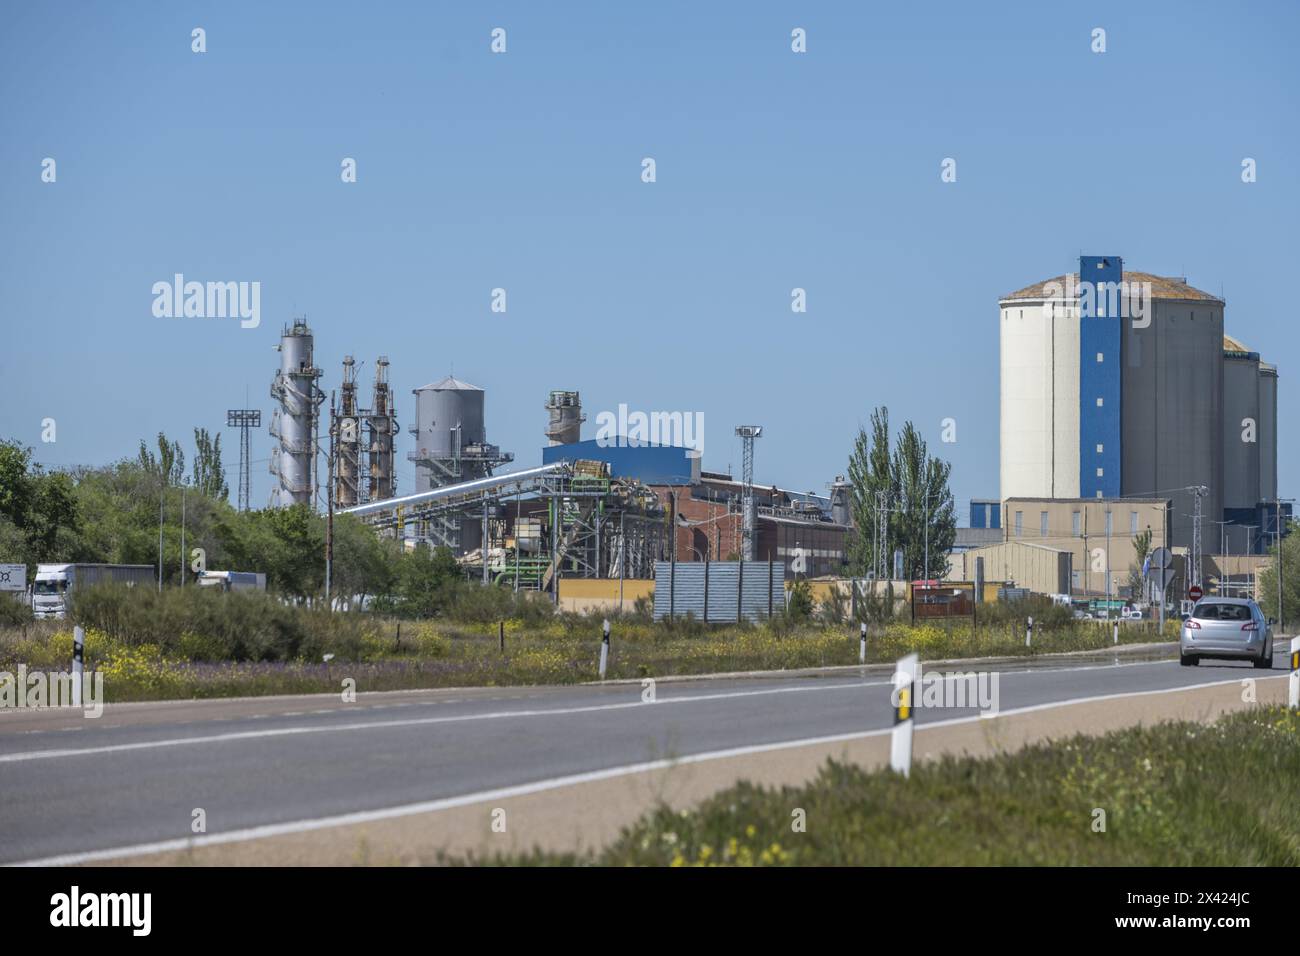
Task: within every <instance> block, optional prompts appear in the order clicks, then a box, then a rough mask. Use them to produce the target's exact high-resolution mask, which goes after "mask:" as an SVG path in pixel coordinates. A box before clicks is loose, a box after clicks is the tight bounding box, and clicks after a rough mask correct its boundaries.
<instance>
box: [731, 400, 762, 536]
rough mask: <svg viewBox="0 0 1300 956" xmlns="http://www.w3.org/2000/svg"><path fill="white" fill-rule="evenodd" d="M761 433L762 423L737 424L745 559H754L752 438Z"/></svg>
mask: <svg viewBox="0 0 1300 956" xmlns="http://www.w3.org/2000/svg"><path fill="white" fill-rule="evenodd" d="M762 434H763V426H762V425H737V426H736V435H737V436H738V437H739V438H740V443H741V448H742V454H741V466H740V474H741V493H740V507H741V509H742V511H741V537H742V544H741V554H742V555H743V556H744V558H745V560H746V561H753V560H754V517H755V515H754V439H755V438H758V437H759V436H761V435H762Z"/></svg>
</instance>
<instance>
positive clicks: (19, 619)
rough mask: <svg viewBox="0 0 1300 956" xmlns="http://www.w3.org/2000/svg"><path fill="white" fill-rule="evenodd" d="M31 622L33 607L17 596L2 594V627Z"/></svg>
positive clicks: (0, 596)
mask: <svg viewBox="0 0 1300 956" xmlns="http://www.w3.org/2000/svg"><path fill="white" fill-rule="evenodd" d="M31 622H32V609H31V608H29V607H28V606H27V605H26V604H24V603H23V602H22V601H20V600H18V598H17V597H11V596H10V595H8V594H0V627H22V626H23V625H24V624H30V623H31Z"/></svg>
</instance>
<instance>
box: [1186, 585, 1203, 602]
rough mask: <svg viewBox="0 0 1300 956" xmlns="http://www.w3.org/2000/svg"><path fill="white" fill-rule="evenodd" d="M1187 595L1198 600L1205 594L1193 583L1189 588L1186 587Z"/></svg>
mask: <svg viewBox="0 0 1300 956" xmlns="http://www.w3.org/2000/svg"><path fill="white" fill-rule="evenodd" d="M1187 596H1188V597H1189V598H1191V599H1192V600H1193V601H1199V600H1200V599H1201V598H1203V597H1204V596H1205V592H1204V591H1202V590H1201V586H1200V585H1199V584H1193V585H1192V586H1191V587H1190V588H1188V589H1187Z"/></svg>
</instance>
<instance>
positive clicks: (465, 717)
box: [0, 681, 890, 764]
mask: <svg viewBox="0 0 1300 956" xmlns="http://www.w3.org/2000/svg"><path fill="white" fill-rule="evenodd" d="M882 686H890V682H889V681H873V682H869V683H859V682H853V683H845V684H821V685H817V686H812V687H773V688H767V689H764V690H746V691H728V692H725V693H717V694H696V695H694V696H691V697H660V698H659V699H658V700H657V701H656V702H655V703H653V704H647V703H645V702H644V701H642V700H641V698H640V697H637V699H636V700H632V701H623V702H621V703H617V704H587V705H583V706H580V707H552V708H543V709H540V710H500V711H491V712H489V713H486V714H457V715H456V716H452V717H415V718H410V719H407V720H372V721H365V722H362V723H356V724H338V725H330V726H325V727H320V726H316V727H280V728H277V729H275V730H241V731H231V732H229V733H224V734H210V735H208V736H204V737H170V738H167V739H164V740H143V741H139V742H137V743H130V744H106V745H104V746H102V747H78V748H67V749H62V750H32V751H28V752H25V753H9V754H0V764H4V763H22V762H25V761H30V760H51V759H54V758H57V757H81V756H88V755H91V754H107V753H122V752H124V751H129V750H152V749H154V748H162V747H184V746H187V745H193V744H205V743H223V742H226V741H230V740H258V739H261V738H264V737H288V736H294V735H297V734H322V733H335V732H339V731H345V730H377V729H384V728H391V727H421V726H427V725H430V724H454V723H463V722H468V721H476V720H503V719H509V718H518V717H553V716H564V715H569V714H590V713H596V712H599V711H605V710H630V709H632V708H636V707H662V706H664V705H667V704H691V703H695V702H696V701H702V700H727V699H730V698H735V697H758V696H763V695H770V694H801V693H808V692H810V691H830V690H857V689H858V688H861V687H882ZM265 716H266V715H265V714H257V715H256V716H255V717H253V718H248V719H250V720H251V719H256V718H257V717H265Z"/></svg>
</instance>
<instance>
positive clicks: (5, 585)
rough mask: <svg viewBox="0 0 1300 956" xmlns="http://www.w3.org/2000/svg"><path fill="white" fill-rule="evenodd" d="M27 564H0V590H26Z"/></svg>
mask: <svg viewBox="0 0 1300 956" xmlns="http://www.w3.org/2000/svg"><path fill="white" fill-rule="evenodd" d="M26 590H27V565H25V564H0V591H26Z"/></svg>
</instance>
